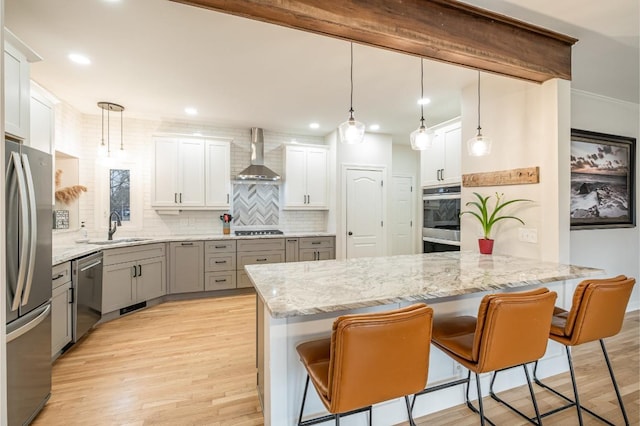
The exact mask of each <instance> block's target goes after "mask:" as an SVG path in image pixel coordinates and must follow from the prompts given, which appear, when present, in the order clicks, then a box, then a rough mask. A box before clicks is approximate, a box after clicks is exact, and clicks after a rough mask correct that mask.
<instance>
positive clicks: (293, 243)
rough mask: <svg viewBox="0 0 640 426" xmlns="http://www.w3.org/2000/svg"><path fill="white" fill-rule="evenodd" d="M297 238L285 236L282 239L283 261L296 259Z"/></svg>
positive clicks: (295, 260)
mask: <svg viewBox="0 0 640 426" xmlns="http://www.w3.org/2000/svg"><path fill="white" fill-rule="evenodd" d="M298 240H299V239H298V238H285V241H284V261H285V262H297V261H298Z"/></svg>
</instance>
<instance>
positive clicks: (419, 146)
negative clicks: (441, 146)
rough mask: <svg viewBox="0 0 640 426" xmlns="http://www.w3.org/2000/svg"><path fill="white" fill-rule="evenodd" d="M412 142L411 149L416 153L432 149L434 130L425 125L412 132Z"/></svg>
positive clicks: (410, 137)
mask: <svg viewBox="0 0 640 426" xmlns="http://www.w3.org/2000/svg"><path fill="white" fill-rule="evenodd" d="M409 140H410V141H411V149H414V150H416V151H423V150H425V149H429V148H431V145H432V144H433V130H431V129H427V128H426V127H425V126H424V124H422V125H421V126H420V127H418V128H417V129H416V130H414V131H413V132H411V135H410V136H409Z"/></svg>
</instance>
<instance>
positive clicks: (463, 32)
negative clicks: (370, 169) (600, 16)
mask: <svg viewBox="0 0 640 426" xmlns="http://www.w3.org/2000/svg"><path fill="white" fill-rule="evenodd" d="M173 1H176V2H178V3H185V4H190V5H193V6H199V7H203V8H207V9H212V10H216V11H219V12H224V13H229V14H232V15H237V16H243V17H246V18H250V19H255V20H259V21H263V22H268V23H272V24H277V25H282V26H286V27H290V28H295V29H299V30H303V31H310V32H313V33H317V34H322V35H326V36H330V37H337V38H341V39H345V40H351V41H354V42H356V43H361V44H366V45H370V46H376V47H380V48H384V49H390V50H394V51H397V52H401V53H407V54H410V55H415V56H420V57H424V58H431V59H435V60H438V61H443V62H449V63H452V64H457V65H462V66H466V67H470V68H474V69H480V70H484V71H489V72H493V73H497V74H501V75H506V76H511V77H516V78H520V79H524V80H529V81H535V82H538V83H541V82H544V81H546V80H549V79H551V78H562V79H566V80H570V79H571V47H572V45H573V44H575V42H576V41H577V40H576V39H574V38H572V37H569V36H565V35H562V34H559V33H555V32H553V31H549V30H546V29H544V28H540V27H536V26H534V25H531V24H527V23H525V22H522V21H518V20H516V19H513V18H510V17H508V16H504V15H500V14H497V13H493V12H490V11H487V10H484V9H480V8H477V7H474V6H470V5H468V4H465V3H461V2H459V1H454V0H367V1H362V0H360V1H358V0H322V1H319V0H300V1H293V0H173Z"/></svg>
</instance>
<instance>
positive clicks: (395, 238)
mask: <svg viewBox="0 0 640 426" xmlns="http://www.w3.org/2000/svg"><path fill="white" fill-rule="evenodd" d="M392 185H393V187H392V191H391V193H392V195H391V206H392V213H391V217H390V218H389V222H390V223H391V254H393V255H396V254H414V227H413V224H414V222H415V220H414V208H413V178H412V177H411V176H394V177H393V181H392Z"/></svg>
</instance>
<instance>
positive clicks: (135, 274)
mask: <svg viewBox="0 0 640 426" xmlns="http://www.w3.org/2000/svg"><path fill="white" fill-rule="evenodd" d="M132 268H133V273H132V274H133V278H135V277H137V276H138V269H137V268H136V265H133V266H132Z"/></svg>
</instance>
